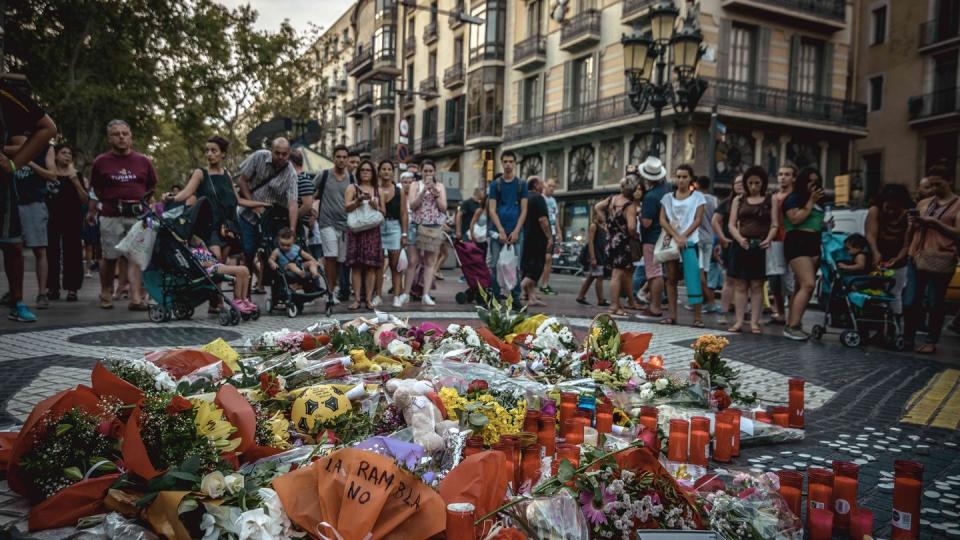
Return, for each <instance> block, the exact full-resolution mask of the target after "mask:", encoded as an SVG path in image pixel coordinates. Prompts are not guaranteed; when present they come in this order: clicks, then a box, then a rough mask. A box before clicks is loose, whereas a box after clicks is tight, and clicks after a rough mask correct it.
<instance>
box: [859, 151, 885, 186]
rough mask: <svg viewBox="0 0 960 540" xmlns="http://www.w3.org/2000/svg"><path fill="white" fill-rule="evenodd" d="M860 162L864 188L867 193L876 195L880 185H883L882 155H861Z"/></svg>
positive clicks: (878, 153)
mask: <svg viewBox="0 0 960 540" xmlns="http://www.w3.org/2000/svg"><path fill="white" fill-rule="evenodd" d="M860 160H861V162H862V168H863V178H864V180H865V183H866V185H865V186H864V188H866V190H867V191H868V192H873V193H876V191H877V189H878V188H879V187H880V184H881V183H883V154H881V153H880V152H877V153H874V154H863V155H862V156H861V157H860Z"/></svg>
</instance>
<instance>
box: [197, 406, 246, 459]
mask: <svg viewBox="0 0 960 540" xmlns="http://www.w3.org/2000/svg"><path fill="white" fill-rule="evenodd" d="M193 410H194V412H195V414H196V416H195V417H194V419H193V422H194V424H195V425H196V427H197V434H198V435H202V436H204V437H206V438H208V439H210V441H212V442H213V444H214V445H216V447H217V448H218V449H219V450H220V453H221V454H226V453H229V452H233V451H234V450H236V449H237V447H238V446H240V439H239V438H236V439H230V438H229V437H230V435H232V434H233V433H234V432H236V431H237V428H235V427H233V424H231V423H230V422H228V421H227V420H226V418H224V416H223V409H220V408H219V407H217V406H216V405H214V404H213V403H211V402H209V401H203V400H194V401H193Z"/></svg>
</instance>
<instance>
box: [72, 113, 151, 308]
mask: <svg viewBox="0 0 960 540" xmlns="http://www.w3.org/2000/svg"><path fill="white" fill-rule="evenodd" d="M107 140H108V141H109V143H110V151H109V152H104V153H103V154H100V155H99V156H97V159H95V160H93V169H92V170H91V171H90V185H91V186H92V187H93V191H94V193H96V195H97V199H98V200H99V201H100V243H101V244H102V252H103V259H102V260H101V261H100V307H101V308H103V309H111V308H113V302H112V298H113V278H114V274H115V272H116V262H117V258H119V257H121V256H122V255H121V253H120V252H119V251H117V248H116V246H117V244H119V243H120V240H122V239H123V237H124V236H126V235H127V233H128V232H130V227H132V226H133V224H134V223H136V222H137V216H138V215H139V214H140V212H141V211H142V208H140V201H141V199H143V196H144V195H146V194H147V192H149V191H152V190H153V188H154V186H156V185H157V173H156V171H154V170H153V164H152V163H150V160H149V159H148V158H147V156H144V155H143V154H140V153H138V152H134V151H133V148H131V147H132V145H133V135H132V134H131V132H130V125H129V124H127V123H126V122H125V121H123V120H111V121H110V123H109V124H107ZM96 219H97V207H96V205H93V204H91V205H90V210H89V212H88V213H87V222H88V223H90V224H91V225H92V224H93V223H95V221H96ZM127 278H128V280H129V283H130V306H129V307H130V310H131V311H147V304H146V302H144V301H143V299H142V297H141V294H140V292H141V291H140V283H141V282H140V268H138V267H137V265H136V264H134V263H133V261H127Z"/></svg>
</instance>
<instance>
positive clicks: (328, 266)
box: [323, 257, 340, 291]
mask: <svg viewBox="0 0 960 540" xmlns="http://www.w3.org/2000/svg"><path fill="white" fill-rule="evenodd" d="M339 266H340V264H339V263H338V262H337V258H336V257H324V258H323V268H324V273H326V274H327V286H328V287H329V288H330V290H331V291H333V289H334V288H335V287H336V286H337V283H339V281H337V270H339Z"/></svg>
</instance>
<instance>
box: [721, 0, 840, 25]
mask: <svg viewBox="0 0 960 540" xmlns="http://www.w3.org/2000/svg"><path fill="white" fill-rule="evenodd" d="M722 6H723V7H724V9H728V10H730V11H736V12H740V13H744V14H749V15H753V16H759V17H764V16H765V17H770V18H772V19H774V20H777V21H778V22H781V23H783V24H789V25H794V26H798V27H800V28H804V29H809V30H813V31H817V32H826V33H833V32H838V31H840V30H843V29H844V28H845V27H846V25H847V20H846V19H847V16H846V0H722Z"/></svg>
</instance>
